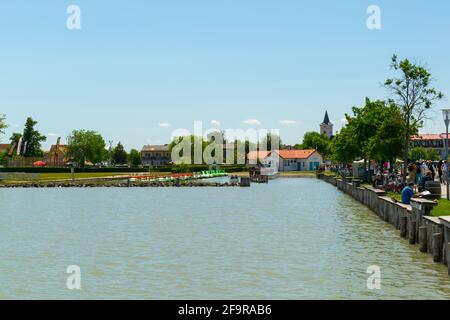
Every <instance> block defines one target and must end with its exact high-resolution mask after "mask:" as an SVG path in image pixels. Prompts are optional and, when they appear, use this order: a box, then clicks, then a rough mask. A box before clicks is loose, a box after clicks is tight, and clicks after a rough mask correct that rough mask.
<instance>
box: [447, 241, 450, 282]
mask: <svg viewBox="0 0 450 320" xmlns="http://www.w3.org/2000/svg"><path fill="white" fill-rule="evenodd" d="M447 252H450V242H448V243H447ZM447 270H448V275H449V276H450V254H447Z"/></svg>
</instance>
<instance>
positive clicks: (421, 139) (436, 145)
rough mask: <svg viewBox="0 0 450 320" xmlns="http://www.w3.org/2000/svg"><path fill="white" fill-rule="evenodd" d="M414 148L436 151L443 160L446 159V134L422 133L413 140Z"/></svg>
mask: <svg viewBox="0 0 450 320" xmlns="http://www.w3.org/2000/svg"><path fill="white" fill-rule="evenodd" d="M411 145H412V147H413V148H415V147H422V148H425V149H435V150H436V151H437V152H438V154H439V155H440V156H441V158H442V159H443V158H445V133H440V134H439V133H438V134H436V133H422V134H419V135H416V136H413V137H412V138H411Z"/></svg>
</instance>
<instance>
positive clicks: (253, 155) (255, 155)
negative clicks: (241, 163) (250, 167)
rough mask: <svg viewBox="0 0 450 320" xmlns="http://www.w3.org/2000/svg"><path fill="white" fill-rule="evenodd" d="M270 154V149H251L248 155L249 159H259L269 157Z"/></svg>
mask: <svg viewBox="0 0 450 320" xmlns="http://www.w3.org/2000/svg"><path fill="white" fill-rule="evenodd" d="M269 155H270V151H250V152H249V153H248V155H247V158H248V160H258V159H264V158H267V157H268V156H269Z"/></svg>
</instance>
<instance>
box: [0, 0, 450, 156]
mask: <svg viewBox="0 0 450 320" xmlns="http://www.w3.org/2000/svg"><path fill="white" fill-rule="evenodd" d="M70 4H76V5H78V6H80V8H81V27H82V29H81V30H78V31H69V30H68V29H67V28H66V19H67V16H68V15H67V14H66V8H67V6H68V5H70ZM371 4H376V5H378V6H379V7H380V8H381V14H382V16H381V19H382V29H381V30H379V31H378V30H375V31H374V30H372V31H371V30H368V29H367V27H366V19H367V17H368V15H367V14H366V9H367V7H368V6H369V5H371ZM449 16H450V2H449V1H447V0H440V1H418V0H416V1H414V0H408V1H407V0H396V1H379V0H372V1H364V0H347V1H331V0H330V1H301V0H295V1H294V0H292V1H288V0H280V1H274V0H271V1H267V0H245V1H244V0H227V1H219V0H217V1H211V0H204V1H198V0H190V1H186V0H169V1H152V0H145V1H138V0H128V1H111V0H109V1H106V0H95V1H92V0H89V1H87V0H72V1H58V0H52V1H50V0H47V1H44V0H41V1H34V0H29V1H20V0H16V1H8V2H2V5H1V8H0V35H1V50H0V113H5V114H6V115H7V120H8V123H9V124H10V126H11V127H10V128H9V129H8V132H7V135H4V136H2V140H3V141H5V140H7V138H8V137H9V135H10V133H11V132H13V131H21V130H22V127H23V124H24V122H25V119H26V117H27V116H32V117H33V118H35V119H36V120H38V121H39V125H38V129H39V130H40V131H41V132H43V133H45V134H49V140H48V143H46V144H45V147H48V145H49V144H50V143H54V142H55V140H56V136H57V135H60V136H62V137H63V138H65V137H66V136H67V135H68V134H69V133H70V132H71V131H72V130H73V129H82V128H84V129H92V130H97V131H99V132H101V133H102V134H103V136H104V137H105V140H110V139H111V140H114V141H115V142H117V141H119V140H120V141H122V142H123V143H124V145H125V146H126V147H127V148H131V147H134V148H141V147H142V145H143V144H147V143H163V142H168V141H169V139H170V135H171V132H172V130H173V129H175V128H187V129H191V130H192V127H193V121H194V120H203V121H204V122H205V124H208V125H209V123H210V121H211V120H213V119H214V120H218V121H220V122H221V128H223V129H226V128H244V129H245V128H247V127H248V126H247V125H244V124H242V121H244V120H247V119H257V120H259V121H260V122H261V126H260V127H262V128H269V129H270V128H279V129H280V130H281V135H282V138H283V140H284V142H287V143H296V142H298V141H300V140H301V137H302V136H303V133H304V132H306V131H311V130H318V124H319V123H320V122H321V121H322V120H323V116H324V112H325V110H328V112H329V114H330V118H331V119H332V121H333V122H335V124H336V127H337V129H339V127H340V122H341V119H342V118H343V116H344V113H346V112H350V110H351V107H352V106H353V105H361V104H362V103H363V101H364V98H365V97H366V96H369V97H371V98H373V99H375V98H386V94H387V93H386V91H385V90H384V89H383V88H381V86H380V83H381V82H383V80H384V79H385V78H387V77H388V76H389V75H390V74H392V72H391V71H390V70H389V62H390V57H391V55H392V54H393V53H397V54H398V55H399V57H401V58H403V57H409V58H417V59H420V60H422V61H424V62H426V64H427V66H428V67H429V68H430V69H431V71H432V74H433V75H434V77H435V79H436V82H435V86H436V87H437V88H438V89H440V90H442V91H443V92H444V93H445V94H446V95H450V59H449V58H448V57H449V56H450V41H449V35H450V18H449ZM448 105H449V101H448V100H446V101H443V102H440V103H439V104H438V105H437V106H436V107H435V108H436V109H437V110H438V109H439V108H442V107H445V106H448ZM434 118H435V119H434V120H433V121H429V122H428V123H427V124H426V127H425V128H424V129H423V132H439V131H442V130H443V127H444V126H443V123H442V122H443V121H442V120H441V115H440V114H439V113H436V114H435V115H434ZM280 120H294V121H296V122H297V124H295V125H283V124H281V123H280ZM161 123H168V124H170V127H160V125H159V124H161Z"/></svg>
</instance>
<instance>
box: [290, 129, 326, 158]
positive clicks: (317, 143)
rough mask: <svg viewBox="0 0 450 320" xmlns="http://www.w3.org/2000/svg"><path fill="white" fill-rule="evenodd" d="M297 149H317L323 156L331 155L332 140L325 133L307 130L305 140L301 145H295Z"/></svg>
mask: <svg viewBox="0 0 450 320" xmlns="http://www.w3.org/2000/svg"><path fill="white" fill-rule="evenodd" d="M295 147H296V149H302V150H305V149H315V150H317V151H318V152H319V153H320V154H321V155H322V156H324V157H327V156H329V155H330V149H331V140H330V139H328V137H327V136H326V135H324V134H320V133H318V132H315V131H312V132H306V133H305V135H304V136H303V142H302V143H301V144H300V145H296V146H295Z"/></svg>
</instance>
